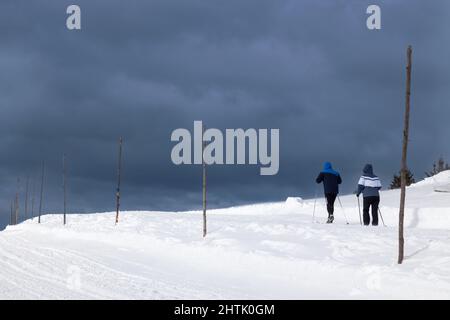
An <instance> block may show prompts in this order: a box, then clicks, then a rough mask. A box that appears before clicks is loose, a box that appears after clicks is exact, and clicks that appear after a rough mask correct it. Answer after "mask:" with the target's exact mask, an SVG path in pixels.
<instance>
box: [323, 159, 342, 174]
mask: <svg viewBox="0 0 450 320" xmlns="http://www.w3.org/2000/svg"><path fill="white" fill-rule="evenodd" d="M322 172H323V173H331V174H334V175H336V176H338V175H339V173H338V172H337V171H334V170H333V167H332V166H331V162H328V161H326V162H324V164H323V170H322Z"/></svg>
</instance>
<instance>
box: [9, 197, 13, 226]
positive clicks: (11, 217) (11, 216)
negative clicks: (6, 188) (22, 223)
mask: <svg viewBox="0 0 450 320" xmlns="http://www.w3.org/2000/svg"><path fill="white" fill-rule="evenodd" d="M9 224H10V225H13V224H14V202H13V201H11V215H10V217H9Z"/></svg>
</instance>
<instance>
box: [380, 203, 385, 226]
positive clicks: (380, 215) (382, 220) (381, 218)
mask: <svg viewBox="0 0 450 320" xmlns="http://www.w3.org/2000/svg"><path fill="white" fill-rule="evenodd" d="M378 212H379V213H380V217H381V221H382V222H383V226H385V227H386V224H385V223H384V219H383V215H382V214H381V210H380V208H379V207H378Z"/></svg>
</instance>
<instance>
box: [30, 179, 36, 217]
mask: <svg viewBox="0 0 450 320" xmlns="http://www.w3.org/2000/svg"><path fill="white" fill-rule="evenodd" d="M35 189H36V188H35V180H34V178H33V179H31V220H33V219H34V194H35Z"/></svg>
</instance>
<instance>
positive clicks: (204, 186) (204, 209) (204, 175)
mask: <svg viewBox="0 0 450 320" xmlns="http://www.w3.org/2000/svg"><path fill="white" fill-rule="evenodd" d="M204 133H205V129H204V128H202V140H203V134H204ZM205 145H206V144H205V142H204V141H202V167H203V237H206V233H207V229H206V163H205V156H204V154H203V153H204V151H205Z"/></svg>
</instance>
